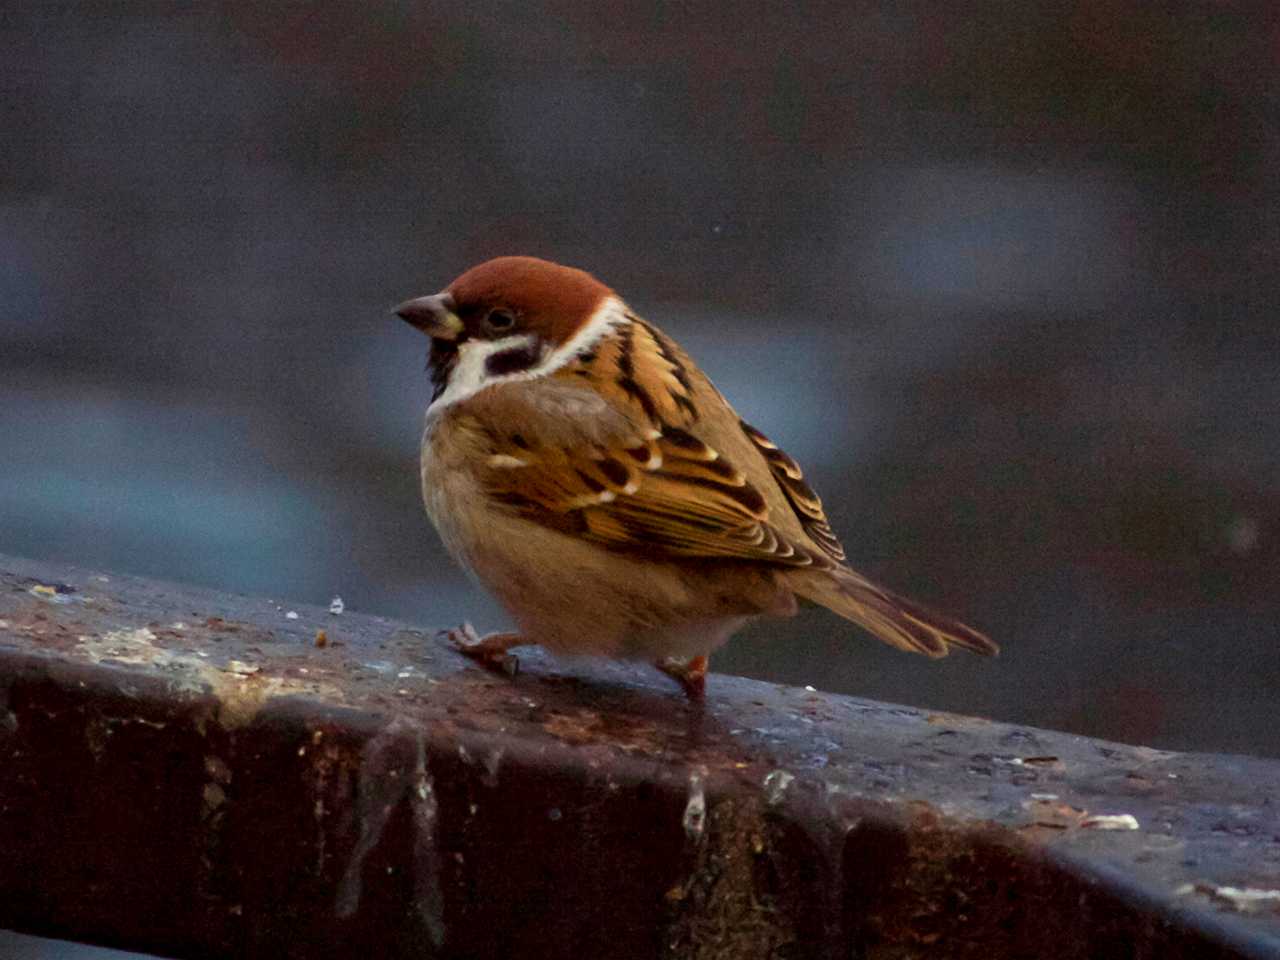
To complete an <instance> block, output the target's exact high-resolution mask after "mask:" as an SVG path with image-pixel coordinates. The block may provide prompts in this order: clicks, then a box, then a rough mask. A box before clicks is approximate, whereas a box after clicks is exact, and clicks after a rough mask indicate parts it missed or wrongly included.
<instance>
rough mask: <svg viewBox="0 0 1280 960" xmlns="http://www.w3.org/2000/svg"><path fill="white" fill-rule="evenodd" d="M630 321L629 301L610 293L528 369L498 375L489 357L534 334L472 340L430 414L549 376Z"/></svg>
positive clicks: (524, 343)
mask: <svg viewBox="0 0 1280 960" xmlns="http://www.w3.org/2000/svg"><path fill="white" fill-rule="evenodd" d="M630 322H631V318H630V317H629V316H628V313H627V306H626V304H624V303H623V302H622V301H621V300H619V299H618V298H617V297H609V298H607V299H606V300H605V301H604V302H603V303H602V304H600V306H599V307H598V308H597V309H596V312H595V313H593V314H592V315H591V316H590V317H589V318H587V322H586V323H584V324H583V325H582V328H581V329H580V330H579V331H578V332H577V333H576V334H574V335H573V337H571V338H570V339H569V341H568V342H566V343H563V344H561V345H560V346H559V347H557V348H556V349H555V350H552V351H551V352H550V353H547V354H545V355H544V356H543V358H542V359H541V360H540V361H539V362H538V363H536V364H535V365H534V366H532V367H530V368H529V369H528V370H519V371H516V372H514V373H504V374H499V375H497V376H493V375H491V374H489V373H488V371H487V370H486V369H485V361H487V360H488V359H489V357H491V356H493V354H495V353H501V352H502V351H504V350H511V349H513V348H518V347H522V346H527V345H529V344H530V343H531V341H532V340H533V335H532V334H528V333H518V334H515V335H514V336H510V337H503V338H502V339H501V340H468V341H467V342H466V343H464V344H462V346H460V347H459V348H458V359H457V361H456V362H455V363H454V367H453V370H452V372H450V374H449V385H448V386H447V387H446V388H445V390H444V392H443V393H442V394H440V396H438V397H437V398H436V399H435V402H434V403H432V404H431V406H430V407H428V408H427V414H428V416H431V415H432V414H435V413H438V412H439V411H441V410H443V409H444V408H445V407H447V406H450V405H451V404H454V403H457V402H458V401H459V400H465V399H467V397H470V396H472V395H473V394H475V393H478V392H479V391H480V390H482V389H483V388H485V387H488V386H491V385H492V384H495V383H503V382H506V381H511V380H533V379H535V378H537V377H545V376H547V375H548V374H550V373H554V372H555V371H556V370H559V369H560V368H561V367H563V366H564V365H565V364H566V363H569V362H571V361H572V360H573V359H574V357H576V356H577V355H578V353H579V352H580V351H582V350H587V349H589V348H590V347H592V346H593V345H595V344H596V343H598V342H599V341H600V340H601V339H603V338H604V337H606V336H608V335H609V334H610V333H611V332H612V331H613V330H615V329H616V328H618V327H622V326H625V325H627V324H628V323H630ZM582 412H583V413H584V414H585V413H587V412H588V411H587V410H583V411H582ZM655 436H656V434H655Z"/></svg>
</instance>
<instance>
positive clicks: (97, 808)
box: [0, 557, 1280, 958]
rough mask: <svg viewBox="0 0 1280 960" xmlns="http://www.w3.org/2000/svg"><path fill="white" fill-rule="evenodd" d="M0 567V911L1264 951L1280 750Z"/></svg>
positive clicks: (1068, 952)
mask: <svg viewBox="0 0 1280 960" xmlns="http://www.w3.org/2000/svg"><path fill="white" fill-rule="evenodd" d="M522 659H523V662H524V670H523V671H522V673H521V674H520V675H519V676H518V677H517V678H515V679H514V680H510V679H507V678H504V677H500V676H495V675H493V674H490V673H488V672H485V671H483V670H480V669H478V668H476V667H474V666H473V665H471V664H470V663H469V662H467V661H465V660H464V659H463V658H462V657H460V656H458V655H457V654H455V653H453V652H452V651H450V650H449V649H447V648H445V647H442V646H440V645H438V644H436V643H435V642H434V641H433V640H432V639H431V636H430V633H429V632H424V631H420V630H417V629H415V628H412V627H409V626H406V625H404V624H401V623H394V622H391V621H388V620H384V619H381V618H377V617H369V616H361V615H357V614H352V613H343V614H341V615H334V614H331V613H330V612H329V611H327V610H321V609H309V608H303V607H290V606H286V605H283V604H279V603H273V602H270V601H265V600H255V599H247V598H244V597H237V596H229V595H225V594H219V593H214V592H209V591H202V590H195V589H190V588H185V587H175V586H171V585H167V584H158V583H154V582H149V581H143V580H138V579H134V578H130V577H123V576H117V575H114V574H110V573H107V574H103V573H100V572H86V571H80V570H74V569H69V568H61V567H57V566H52V565H48V564H39V563H33V562H29V561H24V560H18V559H14V558H5V557H0V927H7V928H11V929H15V930H20V931H25V932H30V933H37V934H43V935H46V936H57V937H61V938H67V939H77V940H84V941H87V942H92V943H98V944H103V945H110V946H120V947H126V948H135V949H141V950H146V951H150V952H153V953H158V954H163V955H168V956H175V957H249V958H256V957H271V958H282V957H288V958H293V957H297V958H313V957H349V956H377V957H392V958H396V957H414V958H421V957H429V956H441V957H459V958H462V957H557V958H559V957H575V958H578V957H582V958H607V957H627V958H630V957H680V958H684V957H690V958H704V957H705V958H710V957H732V958H737V957H742V958H747V957H771V958H782V957H786V958H800V957H842V958H843V957H866V958H878V957H917V956H925V955H928V956H939V957H975V958H976V957H982V958H999V957H1032V956H1037V957H1040V956H1043V957H1055V958H1074V957H1079V958H1092V957H1113V956H1114V957H1129V956H1147V957H1159V958H1175V957H1197V958H1198V957H1273V956H1278V955H1280V763H1276V762H1273V761H1266V760H1261V759H1254V758H1248V757H1237V756H1211V755H1203V754H1180V753H1168V752H1162V751H1157V750H1151V749H1146V748H1143V747H1132V746H1125V745H1121V744H1114V743H1105V742H1101V741H1096V740H1090V739H1087V738H1084V737H1077V736H1071V735H1067V734H1062V733H1055V732H1052V731H1046V730H1036V729H1031V728H1025V727H1017V726H1010V725H1006V724H1001V723H993V722H989V721H986V720H980V719H975V718H972V717H962V716H955V715H950V714H934V713H929V712H928V711H925V710H917V709H910V708H904V707H897V706H892V705H888V704H882V703H874V702H870V701H865V700H858V699H853V698H848V697H837V696H827V695H824V694H819V693H814V692H811V691H808V690H799V689H793V688H784V687H778V686H775V685H771V684H765V683H758V682H753V681H748V680H741V679H734V678H728V677H719V676H717V677H714V678H712V682H711V684H710V686H709V691H708V699H707V702H706V705H705V707H703V708H698V707H696V706H691V705H689V704H687V703H685V702H684V700H683V697H682V696H681V695H680V694H679V693H678V691H677V690H676V689H675V688H674V687H673V686H672V685H670V684H669V683H667V682H666V681H665V680H664V679H663V678H660V677H658V676H657V675H656V674H653V675H652V676H651V675H650V674H649V673H648V672H645V671H641V670H639V669H635V670H633V669H631V668H629V667H625V666H612V665H595V666H587V665H582V664H573V665H571V666H569V667H563V666H557V665H555V664H553V663H552V662H551V661H549V660H547V659H545V658H543V657H541V656H540V655H538V654H536V653H535V654H531V655H525V656H524V657H523V658H522Z"/></svg>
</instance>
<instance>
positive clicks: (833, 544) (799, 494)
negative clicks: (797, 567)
mask: <svg viewBox="0 0 1280 960" xmlns="http://www.w3.org/2000/svg"><path fill="white" fill-rule="evenodd" d="M741 425H742V430H743V432H744V433H745V434H746V435H747V436H748V437H750V438H751V442H752V443H754V444H755V445H756V448H757V449H758V450H759V451H760V452H761V453H762V454H763V455H764V458H765V461H766V462H767V463H768V464H769V470H770V471H771V472H772V473H773V478H774V480H776V481H777V482H778V486H779V487H780V488H781V489H782V492H783V493H784V494H785V495H786V498H787V502H788V503H790V504H791V509H792V510H794V511H795V514H796V517H797V518H798V519H799V520H800V525H801V526H802V527H804V532H805V533H807V534H808V535H809V537H810V538H811V539H812V540H813V542H814V543H816V544H817V545H818V546H819V547H820V548H822V551H823V552H824V553H825V554H826V555H827V556H828V557H830V558H831V559H832V560H834V561H836V563H844V561H845V553H844V547H843V546H842V545H841V544H840V540H839V538H838V537H837V536H836V534H835V531H834V530H832V529H831V524H830V523H828V522H827V515H826V513H825V512H824V511H823V509H822V499H821V498H820V497H819V496H818V495H817V494H816V493H814V491H813V488H812V487H810V486H809V484H807V483H805V480H804V472H803V471H802V470H801V469H800V464H798V463H796V462H795V460H793V459H792V458H791V457H789V456H788V455H787V454H786V453H785V452H784V451H782V450H780V449H778V446H777V444H775V443H774V442H773V441H772V440H770V439H769V438H768V437H766V436H765V435H764V434H763V433H761V432H760V431H759V430H757V429H756V428H755V427H753V426H751V424H749V423H747V422H746V421H745V420H743V421H741Z"/></svg>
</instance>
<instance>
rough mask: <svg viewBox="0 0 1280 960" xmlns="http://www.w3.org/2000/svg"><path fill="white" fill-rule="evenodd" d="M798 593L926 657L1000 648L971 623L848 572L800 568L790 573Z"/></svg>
mask: <svg viewBox="0 0 1280 960" xmlns="http://www.w3.org/2000/svg"><path fill="white" fill-rule="evenodd" d="M789 585H790V586H791V588H792V589H793V590H794V591H795V592H796V593H797V594H799V595H800V596H802V597H804V598H805V599H807V600H812V601H813V602H814V603H818V604H821V605H822V606H824V607H826V608H827V609H828V610H830V611H832V612H833V613H837V614H839V615H840V616H842V617H844V618H845V619H846V620H852V621H853V622H854V623H856V624H858V625H859V626H860V627H863V628H865V629H867V630H869V631H871V632H872V633H873V634H875V635H876V636H877V637H878V638H879V639H881V640H883V641H884V642H885V643H887V644H889V645H890V646H892V647H897V648H898V649H899V650H907V651H910V652H912V653H923V654H924V655H925V656H926V657H945V656H946V655H947V651H948V650H949V649H950V648H951V647H962V648H963V649H965V650H969V651H972V652H973V653H981V654H984V655H987V656H991V655H994V654H996V653H999V652H1000V648H999V647H998V646H996V644H995V643H993V642H992V641H991V640H990V639H988V638H987V637H985V636H983V635H982V634H981V633H979V632H978V631H977V630H974V629H973V628H972V627H968V626H965V625H964V624H963V623H960V622H958V621H956V620H951V619H948V618H947V617H943V616H940V615H938V614H936V613H934V612H933V611H931V610H928V609H926V608H925V607H922V606H920V604H918V603H915V602H914V601H912V600H908V599H907V598H906V597H900V596H898V595H897V594H896V593H891V592H890V591H888V590H885V589H884V588H883V587H878V586H876V585H875V584H874V583H871V582H870V581H868V580H864V579H863V578H862V577H860V576H858V575H857V574H856V573H853V572H852V571H846V570H838V571H834V572H829V571H824V572H821V573H819V572H818V571H805V572H804V573H800V572H796V573H794V574H791V575H790V576H789Z"/></svg>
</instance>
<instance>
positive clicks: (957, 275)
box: [0, 0, 1280, 756]
mask: <svg viewBox="0 0 1280 960" xmlns="http://www.w3.org/2000/svg"><path fill="white" fill-rule="evenodd" d="M1264 19H1265V18H1264V17H1263V16H1262V15H1261V14H1259V17H1258V19H1257V20H1254V19H1251V17H1250V16H1249V15H1247V14H1245V13H1240V12H1230V11H1228V10H1226V9H1225V8H1219V7H1216V6H1215V7H1208V6H1193V5H1175V6H1174V7H1167V6H1162V7H1159V8H1156V7H1151V6H1148V5H1142V4H1124V3H1115V2H1106V3H1095V4H1086V5H1060V4H1052V3H1029V4H1022V5H1016V6H1011V5H1008V4H1004V3H1000V4H997V3H977V4H966V5H959V6H956V7H955V8H954V9H952V8H950V7H946V6H944V5H926V4H911V3H908V4H901V3H889V2H855V3H842V4H806V3H801V4H799V5H791V6H786V7H785V8H784V7H783V6H778V5H769V4H763V3H754V2H748V3H746V4H742V5H735V6H734V7H733V8H730V7H721V6H716V5H711V4H708V5H702V6H699V5H693V4H654V5H649V6H644V5H638V6H632V5H622V4H613V3H606V4H603V5H590V6H586V5H583V6H575V5H566V4H547V3H538V2H534V3H530V4H523V5H506V4H485V3H480V4H474V3H473V4H439V5H419V4H408V3H403V2H399V0H397V2H390V0H387V2H383V0H371V2H369V3H365V4H334V5H328V6H314V5H303V4H295V3H285V4H257V3H249V2H247V0H232V2H228V3H221V4H212V5H204V4H178V3H173V4H168V3H154V2H142V0H137V2H129V0H125V2H116V3H111V4H95V3H88V2H82V3H76V2H71V3H57V4H52V3H49V4H10V5H8V6H7V7H6V8H5V9H4V12H3V16H0V44H2V47H3V49H4V50H5V56H4V58H3V63H2V64H0V125H2V129H3V132H4V144H5V147H4V150H3V151H0V443H2V447H0V452H2V454H3V461H2V464H0V552H7V553H14V554H21V555H26V556H31V557H36V558H48V559H59V560H65V561H70V562H74V563H78V564H82V565H86V566H90V567H94V568H98V569H101V570H104V571H107V572H108V573H109V572H110V571H112V570H118V571H122V572H130V573H138V574H145V575H151V576H157V577H164V578H169V579H173V580H179V581H184V582H191V583H199V584H205V585H211V586H216V587H222V588H225V589H229V590H234V591H241V592H246V593H251V594H256V595H263V596H267V597H272V598H277V599H279V600H281V601H296V602H306V603H324V604H327V603H328V602H329V600H330V598H332V597H333V596H341V597H342V598H343V599H344V601H345V603H346V605H347V608H348V609H356V610H362V611H368V612H377V613H381V614H386V615H391V616H396V617H401V618H405V619H408V620H411V621H413V622H416V623H419V624H422V625H423V626H445V625H451V624H454V623H456V622H458V621H461V620H464V619H466V620H471V621H473V622H474V623H475V624H476V625H477V626H478V627H479V628H481V629H492V628H498V627H500V626H502V625H503V624H504V622H505V620H504V615H503V614H502V612H501V611H500V610H498V609H497V608H496V607H495V606H494V605H493V603H492V602H491V601H490V600H488V599H487V598H486V597H485V596H484V595H483V594H482V593H481V592H480V591H478V590H477V589H476V588H474V587H473V586H472V585H471V584H469V582H468V581H467V580H466V579H465V578H464V577H463V576H462V574H461V573H460V572H459V571H458V570H457V569H456V568H455V567H454V566H453V565H452V564H451V562H450V561H449V560H448V558H447V557H446V556H445V555H444V553H443V551H442V549H441V547H440V545H439V543H438V541H437V540H436V538H435V536H434V533H433V532H432V530H431V529H430V526H429V524H428V523H427V521H426V519H425V517H424V516H423V513H422V510H421V507H420V504H419V499H418V491H417V471H416V447H417V437H418V432H419V430H420V426H421V415H422V410H423V408H424V406H425V403H426V401H427V398H428V395H429V390H428V385H427V383H426V380H425V376H424V373H423V362H424V355H425V344H424V343H423V342H422V341H421V338H420V337H419V336H418V335H417V334H416V333H415V332H414V331H412V330H410V329H409V328H407V327H405V326H404V325H403V324H399V323H397V322H396V321H395V320H394V319H393V318H392V317H390V316H389V308H390V306H391V305H392V304H394V303H396V302H398V301H399V300H401V299H404V298H405V297H408V296H412V295H418V294H423V293H428V292H434V291H435V290H438V289H439V288H441V287H442V286H443V285H444V284H446V283H447V282H448V281H449V280H450V279H452V278H453V277H454V276H455V275H456V274H457V273H459V272H461V271H462V270H463V269H465V268H466V267H468V266H470V265H472V264H473V263H475V262H478V261H480V260H482V259H485V258H488V257H490V256H495V255H499V254H508V253H529V254H535V255H540V256H544V257H548V258H551V259H555V260H559V261H562V262H566V263H570V264H573V265H577V266H581V267H584V268H586V269H589V270H591V271H593V272H594V273H596V274H597V275H598V276H600V277H601V278H602V279H604V280H605V281H606V282H608V283H609V284H611V285H612V286H614V287H615V288H616V289H617V290H618V291H619V292H620V293H621V294H622V295H623V296H624V297H626V298H627V299H628V300H629V301H630V302H631V303H632V305H633V306H634V307H636V308H637V309H638V310H639V311H640V312H641V313H642V314H644V315H645V316H646V317H649V318H650V319H652V320H654V321H655V322H657V323H658V324H659V325H661V326H663V327H664V328H665V329H667V330H668V331H669V332H670V333H671V334H673V335H674V336H676V337H677V338H678V339H680V340H681V341H682V342H683V343H684V344H685V345H686V346H687V347H688V348H689V349H690V350H691V352H692V353H693V354H694V355H695V356H696V357H697V358H698V359H699V361H700V362H701V363H702V364H703V366H704V367H705V369H706V370H707V372H708V373H709V374H710V375H711V376H712V377H713V379H714V380H715V381H716V382H717V384H718V385H719V386H720V387H721V388H722V389H723V390H724V392H725V393H726V394H727V395H728V396H729V397H730V398H731V399H732V400H733V401H734V402H735V404H736V405H737V406H738V408H739V410H740V411H741V412H742V413H743V415H744V416H745V417H747V418H748V419H749V420H750V421H751V422H753V423H755V424H756V425H757V426H759V427H760V428H761V429H763V430H765V431H766V432H767V433H768V434H769V435H770V436H772V437H774V438H775V439H777V440H778V441H779V442H780V443H782V445H783V446H785V447H786V448H787V450H788V451H789V452H790V453H791V454H792V455H793V456H795V457H796V458H797V459H798V460H800V462H801V463H803V464H804V465H805V468H806V470H807V473H808V474H809V476H810V479H811V480H812V482H813V485H814V486H815V487H816V488H817V489H818V490H819V491H820V492H821V493H822V495H823V497H824V499H825V502H826V504H827V507H828V510H829V513H830V515H831V518H832V522H833V524H834V526H835V527H836V529H837V531H838V532H839V533H840V534H841V535H842V537H843V539H844V541H845V543H846V546H847V548H848V550H849V553H850V556H851V559H852V561H853V562H854V563H855V565H856V566H858V567H859V568H860V569H862V570H863V571H864V572H866V573H867V574H869V575H871V576H873V577H875V578H878V579H881V580H883V581H884V582H886V583H888V584H890V585H892V586H894V587H895V588H897V589H898V590H900V591H902V592H905V593H908V594H910V595H914V596H917V597H918V598H919V599H921V600H922V601H924V602H926V603H929V604H931V605H933V606H936V607H938V608H941V609H944V610H947V611H951V612H953V613H955V614H956V615H958V616H961V617H963V618H964V619H966V620H968V621H969V622H972V623H974V624H975V625H977V626H979V627H981V628H983V629H985V630H986V631H988V632H989V633H990V634H991V635H992V636H994V637H995V638H996V639H997V640H999V641H1000V642H1001V644H1002V645H1003V648H1004V652H1003V654H1002V656H1001V657H1000V658H999V659H997V660H994V661H986V660H978V659H976V658H972V657H967V656H963V655H955V656H953V657H950V658H948V659H946V660H943V661H939V662H928V661H925V660H923V659H920V658H914V657H910V656H907V655H905V654H901V653H897V652H895V651H893V650H889V649H887V648H884V647H882V646H880V645H878V644H876V643H874V642H872V641H870V640H868V639H867V638H865V637H863V636H859V635H858V634H857V633H856V631H854V630H853V629H852V628H851V627H849V625H847V624H845V623H843V622H841V621H838V620H836V619H835V618H832V617H830V616H829V615H826V614H824V613H822V612H821V611H805V612H803V613H802V614H801V616H800V617H798V618H797V619H796V620H794V621H789V622H785V623H777V624H762V625H759V626H757V627H755V628H753V629H752V630H750V631H748V632H746V633H744V634H743V635H742V636H741V637H739V638H738V639H737V640H735V641H734V643H733V644H732V645H731V646H730V647H728V648H727V649H726V650H724V651H722V652H721V653H720V654H718V655H717V657H716V660H715V667H716V669H719V670H723V671H729V672H737V673H744V674H749V675H752V676H758V677H764V678H769V679H774V680H777V681H780V682H785V683H794V684H812V685H814V686H817V687H820V688H822V689H827V690H834V691H841V692H851V693H857V694H860V695H865V696H870V697H875V698H879V699H885V700H891V701H898V702H904V703H910V704H916V705H923V706H928V707H932V708H936V709H938V710H949V711H957V712H962V713H971V714H979V715H985V716H991V717H998V718H1000V719H1003V720H1010V721H1016V722H1022V723H1030V724H1036V725H1040V726H1047V727H1056V728H1061V729H1066V730H1071V731H1078V732H1080V733H1084V734H1091V735H1096V736H1102V737H1108V738H1113V739H1118V740H1126V741H1132V742H1141V743H1147V744H1151V745H1154V746H1159V747H1168V748H1184V749H1199V750H1222V751H1239V752H1248V753H1257V754H1269V755H1273V756H1280V732H1278V731H1280V697H1278V696H1277V690H1280V658H1278V657H1277V656H1276V651H1277V648H1278V646H1277V641H1278V640H1280V636H1278V634H1280V590H1277V589H1276V585H1277V583H1280V537H1278V533H1280V529H1278V528H1280V469H1278V467H1277V465H1278V463H1280V418H1278V417H1277V411H1278V410H1280V374H1278V373H1277V369H1278V367H1277V357H1280V334H1278V333H1277V322H1276V303H1277V302H1278V301H1280V298H1278V297H1277V294H1278V293H1280V282H1277V263H1278V262H1280V259H1278V257H1277V254H1278V253H1280V179H1278V178H1277V177H1276V176H1275V170H1276V169H1277V167H1278V165H1280V123H1278V122H1277V121H1278V120H1280V117H1278V116H1277V112H1278V108H1277V102H1276V97H1275V90H1276V89H1277V82H1278V81H1280V69H1278V68H1277V63H1276V60H1275V57H1274V49H1273V44H1274V31H1273V30H1272V28H1271V27H1270V26H1269V24H1268V23H1266V22H1264ZM566 669H570V670H571V669H572V665H571V664H570V665H567V666H566ZM673 695H674V694H673ZM711 695H712V696H714V682H713V683H712V686H711Z"/></svg>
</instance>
